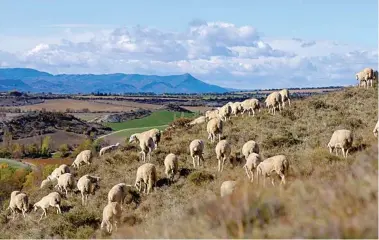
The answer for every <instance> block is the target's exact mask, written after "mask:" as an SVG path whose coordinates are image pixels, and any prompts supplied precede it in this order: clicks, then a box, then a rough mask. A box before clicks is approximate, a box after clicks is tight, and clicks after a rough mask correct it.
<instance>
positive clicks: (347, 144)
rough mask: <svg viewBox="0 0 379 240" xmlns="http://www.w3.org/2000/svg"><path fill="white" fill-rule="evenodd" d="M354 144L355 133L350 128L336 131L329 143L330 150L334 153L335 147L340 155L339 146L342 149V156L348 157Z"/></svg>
mask: <svg viewBox="0 0 379 240" xmlns="http://www.w3.org/2000/svg"><path fill="white" fill-rule="evenodd" d="M352 145H353V133H352V132H351V131H350V130H346V129H341V130H336V131H334V133H333V135H332V137H331V138H330V141H329V143H328V148H329V152H330V153H332V151H333V148H334V149H335V151H336V155H337V156H338V150H337V149H338V148H341V149H342V156H344V157H345V158H347V154H348V153H349V149H350V148H351V147H352Z"/></svg>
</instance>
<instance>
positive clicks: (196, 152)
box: [189, 139, 204, 168]
mask: <svg viewBox="0 0 379 240" xmlns="http://www.w3.org/2000/svg"><path fill="white" fill-rule="evenodd" d="M189 149H190V155H191V157H192V161H193V167H194V168H196V161H195V157H197V166H199V167H200V159H201V160H202V162H203V166H204V157H203V151H204V142H203V140H200V139H195V140H193V141H192V142H191V143H190V145H189Z"/></svg>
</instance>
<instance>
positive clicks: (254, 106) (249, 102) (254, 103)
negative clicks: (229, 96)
mask: <svg viewBox="0 0 379 240" xmlns="http://www.w3.org/2000/svg"><path fill="white" fill-rule="evenodd" d="M241 105H242V109H243V110H242V112H241V115H243V114H245V112H246V111H247V112H248V113H249V116H250V115H251V112H252V113H253V117H254V116H255V110H258V111H259V112H260V111H261V108H260V105H259V101H258V99H255V98H251V99H246V100H245V101H243V102H242V103H241Z"/></svg>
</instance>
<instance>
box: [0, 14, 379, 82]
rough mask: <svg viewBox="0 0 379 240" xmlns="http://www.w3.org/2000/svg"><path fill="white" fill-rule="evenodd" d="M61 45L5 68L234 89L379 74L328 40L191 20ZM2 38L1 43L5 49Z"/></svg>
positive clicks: (372, 55) (82, 36)
mask: <svg viewBox="0 0 379 240" xmlns="http://www.w3.org/2000/svg"><path fill="white" fill-rule="evenodd" d="M62 27H73V28H75V31H72V30H71V28H68V29H66V30H65V32H64V34H63V35H62V36H63V37H62V38H61V39H59V41H57V40H56V38H54V41H44V40H43V39H41V40H40V41H39V42H38V43H36V44H34V45H33V47H30V48H29V49H28V50H25V51H21V53H19V54H17V57H16V55H12V54H8V53H7V54H5V53H3V54H1V52H0V66H2V67H4V66H17V67H20V66H27V67H34V68H37V69H40V70H44V71H49V72H52V73H110V72H125V73H141V74H160V75H165V74H179V73H185V72H188V73H191V74H193V75H194V76H196V77H198V78H200V79H201V80H203V81H206V82H209V83H213V84H220V85H222V86H226V87H233V88H262V87H264V88H273V87H295V86H300V87H304V86H323V85H324V86H325V85H346V84H353V83H355V78H354V73H355V72H356V71H358V70H360V69H362V68H363V67H366V66H370V67H374V68H376V67H377V61H378V60H377V59H378V52H377V49H366V48H364V47H359V46H349V45H346V44H343V43H336V42H334V41H332V40H330V41H326V40H323V41H315V40H302V39H297V38H287V39H274V38H262V37H261V36H259V34H258V32H257V30H256V29H255V28H254V27H252V26H236V25H234V24H230V23H223V22H213V23H206V22H204V21H201V20H196V21H193V22H191V23H190V24H189V26H188V28H187V29H185V30H184V31H183V32H165V31H160V30H158V29H153V28H147V27H141V26H136V27H133V28H117V29H113V30H104V31H95V32H91V31H88V29H86V31H83V32H80V31H79V32H78V31H77V29H76V28H79V27H80V28H81V27H84V28H85V27H86V26H85V25H79V26H68V25H64V26H62ZM1 40H2V37H1V36H0V42H1Z"/></svg>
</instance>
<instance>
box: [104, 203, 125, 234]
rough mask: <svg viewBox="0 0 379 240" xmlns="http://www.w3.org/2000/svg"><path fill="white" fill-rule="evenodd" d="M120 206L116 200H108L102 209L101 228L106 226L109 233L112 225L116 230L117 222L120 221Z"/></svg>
mask: <svg viewBox="0 0 379 240" xmlns="http://www.w3.org/2000/svg"><path fill="white" fill-rule="evenodd" d="M121 215H122V208H121V205H120V203H118V202H108V204H107V205H106V206H105V207H104V209H103V220H102V221H101V226H100V228H101V229H104V228H105V227H106V228H107V231H108V233H111V232H112V230H113V226H114V227H115V229H116V231H117V223H118V222H120V219H121Z"/></svg>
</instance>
